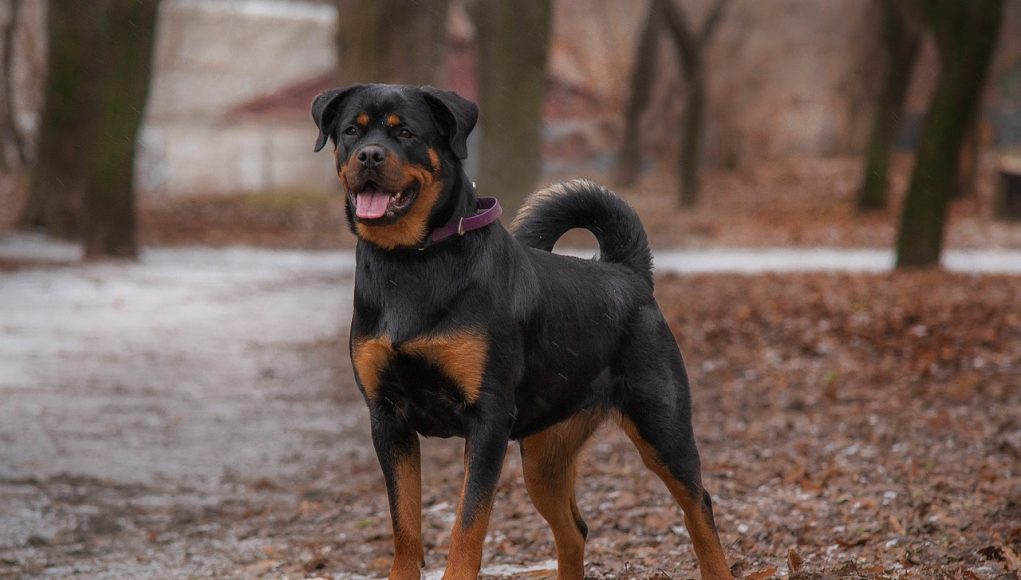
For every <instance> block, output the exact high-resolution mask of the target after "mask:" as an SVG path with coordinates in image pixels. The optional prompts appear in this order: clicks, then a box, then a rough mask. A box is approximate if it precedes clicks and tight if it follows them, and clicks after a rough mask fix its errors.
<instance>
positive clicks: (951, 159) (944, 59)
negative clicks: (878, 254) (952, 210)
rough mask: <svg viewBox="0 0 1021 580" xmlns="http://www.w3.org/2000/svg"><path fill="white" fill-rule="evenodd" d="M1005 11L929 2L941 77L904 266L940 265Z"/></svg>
mask: <svg viewBox="0 0 1021 580" xmlns="http://www.w3.org/2000/svg"><path fill="white" fill-rule="evenodd" d="M1002 9H1003V0H969V1H967V2H961V1H960V0H925V1H924V14H925V20H926V23H927V25H928V27H929V29H930V30H931V31H932V35H933V38H934V39H935V41H936V46H937V48H938V49H939V54H940V60H941V66H940V77H939V82H938V84H937V86H936V94H935V95H934V96H933V99H932V103H931V104H930V105H929V111H928V113H927V114H926V118H925V122H924V124H923V126H922V133H921V136H920V137H919V141H918V154H917V159H916V161H915V169H914V172H913V173H912V175H911V185H910V186H909V187H908V195H907V199H906V200H905V202H904V209H903V212H902V214H901V223H900V233H899V235H898V238H897V267H898V268H912V267H927V266H935V265H938V264H939V258H940V253H941V250H942V246H943V230H944V223H945V221H946V215H947V207H948V204H949V201H950V198H951V196H952V194H953V191H954V188H955V186H956V184H957V178H958V171H959V170H960V163H959V160H960V151H961V145H962V142H963V140H964V134H965V131H966V130H967V129H968V127H970V126H971V124H972V123H974V119H975V116H976V115H977V114H978V106H979V101H980V100H981V96H982V88H983V87H984V86H985V80H986V73H987V71H988V69H989V64H990V61H991V60H992V54H993V49H994V48H995V46H996V41H997V37H998V36H999V29H1000V22H1001V20H1002V18H1003V14H1002V12H1003V10H1002Z"/></svg>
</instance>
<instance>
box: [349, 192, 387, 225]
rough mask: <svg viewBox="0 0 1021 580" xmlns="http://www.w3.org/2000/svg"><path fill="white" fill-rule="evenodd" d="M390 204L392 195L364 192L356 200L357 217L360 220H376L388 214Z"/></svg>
mask: <svg viewBox="0 0 1021 580" xmlns="http://www.w3.org/2000/svg"><path fill="white" fill-rule="evenodd" d="M389 203H390V194H389V193H386V192H385V191H383V192H376V191H373V192H362V193H359V194H358V197H357V198H356V199H355V215H357V216H358V217H360V218H365V219H370V220H374V219H377V218H381V217H383V215H384V214H386V207H387V205H388V204H389Z"/></svg>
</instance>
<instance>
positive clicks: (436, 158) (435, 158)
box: [429, 147, 440, 173]
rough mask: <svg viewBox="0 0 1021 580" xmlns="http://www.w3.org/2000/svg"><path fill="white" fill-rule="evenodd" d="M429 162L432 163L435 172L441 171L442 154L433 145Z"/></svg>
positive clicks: (430, 149)
mask: <svg viewBox="0 0 1021 580" xmlns="http://www.w3.org/2000/svg"><path fill="white" fill-rule="evenodd" d="M429 164H430V165H432V168H433V173H439V172H440V156H439V155H438V154H437V153H436V150H435V149H433V148H432V147H430V148H429Z"/></svg>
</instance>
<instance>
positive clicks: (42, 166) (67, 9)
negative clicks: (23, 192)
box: [19, 0, 102, 238]
mask: <svg viewBox="0 0 1021 580" xmlns="http://www.w3.org/2000/svg"><path fill="white" fill-rule="evenodd" d="M101 20H102V17H101V15H100V13H99V12H98V11H97V10H96V9H94V8H90V9H89V10H85V11H83V10H82V6H81V2H78V1H77V0H49V7H48V10H47V21H46V28H47V35H48V37H49V38H50V40H51V42H50V43H49V50H48V56H47V62H46V85H45V88H44V104H43V110H42V118H41V121H40V126H39V134H38V145H37V154H36V163H35V166H34V167H33V169H32V175H31V177H30V182H29V195H28V203H27V204H26V206H25V208H24V209H23V210H22V214H21V216H20V219H19V225H20V226H21V227H26V228H38V227H43V228H45V229H46V231H47V232H48V233H49V234H50V235H54V236H58V237H63V238H75V237H77V235H78V233H79V221H78V216H79V214H80V213H81V195H82V190H83V188H84V182H85V171H86V165H87V164H86V159H87V154H88V139H89V137H88V130H89V129H88V127H89V125H90V123H91V117H92V116H93V112H94V109H95V107H94V102H95V95H94V87H95V76H96V73H97V71H98V67H97V65H98V59H96V58H95V56H96V55H95V52H94V51H95V48H96V42H97V39H98V37H99V28H100V24H101ZM54 39H59V41H55V40H54Z"/></svg>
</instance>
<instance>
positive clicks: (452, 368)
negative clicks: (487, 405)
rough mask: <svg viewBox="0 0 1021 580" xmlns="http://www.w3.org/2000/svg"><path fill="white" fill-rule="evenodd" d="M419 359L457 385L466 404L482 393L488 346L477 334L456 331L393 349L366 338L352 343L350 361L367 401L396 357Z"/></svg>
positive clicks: (383, 340)
mask: <svg viewBox="0 0 1021 580" xmlns="http://www.w3.org/2000/svg"><path fill="white" fill-rule="evenodd" d="M398 353H402V354H408V355H413V356H420V357H422V358H424V359H425V360H427V361H429V363H430V364H432V365H434V366H435V367H436V368H438V369H440V371H441V372H442V373H443V374H444V375H445V376H446V377H447V378H449V379H451V380H452V381H454V383H456V384H457V387H458V388H459V389H460V390H461V392H462V393H463V394H464V397H465V399H467V400H468V402H469V403H475V401H477V400H478V398H479V394H480V393H481V392H482V378H483V375H484V374H485V370H486V357H487V356H488V354H489V342H488V341H487V340H486V336H485V335H484V334H483V333H482V332H480V331H477V330H458V331H455V332H450V333H446V334H441V335H435V336H423V337H419V338H415V339H412V340H409V341H407V342H405V343H402V344H400V345H398V346H397V347H394V346H393V345H392V344H391V342H390V340H389V339H387V338H367V339H360V340H358V341H356V342H355V344H354V346H353V347H352V351H351V359H352V361H353V363H354V367H355V371H356V372H357V373H358V378H359V380H361V382H362V387H363V388H364V389H365V394H366V396H368V397H369V398H370V399H373V398H375V397H376V395H377V394H378V393H379V381H380V376H381V375H382V374H383V371H385V370H386V367H387V365H388V364H390V361H391V360H392V359H393V357H394V356H396V354H398Z"/></svg>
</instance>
